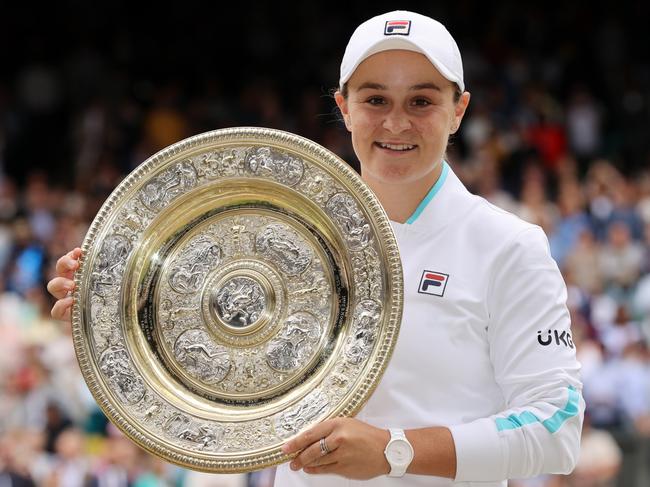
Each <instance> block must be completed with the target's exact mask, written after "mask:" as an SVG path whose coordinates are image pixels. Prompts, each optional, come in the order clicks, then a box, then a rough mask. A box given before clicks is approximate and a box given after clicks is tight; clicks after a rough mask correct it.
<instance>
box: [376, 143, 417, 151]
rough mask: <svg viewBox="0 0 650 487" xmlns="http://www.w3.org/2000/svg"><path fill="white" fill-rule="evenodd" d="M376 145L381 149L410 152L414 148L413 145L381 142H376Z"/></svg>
mask: <svg viewBox="0 0 650 487" xmlns="http://www.w3.org/2000/svg"><path fill="white" fill-rule="evenodd" d="M378 144H379V146H380V147H382V148H383V149H390V150H411V149H413V148H414V147H415V146H414V145H409V144H384V143H383V142H378Z"/></svg>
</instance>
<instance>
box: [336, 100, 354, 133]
mask: <svg viewBox="0 0 650 487" xmlns="http://www.w3.org/2000/svg"><path fill="white" fill-rule="evenodd" d="M334 100H335V101H336V106H338V107H339V110H340V111H341V116H342V117H343V122H345V127H346V128H347V129H348V131H351V122H350V111H349V110H348V100H346V99H345V97H344V96H343V94H342V93H341V92H340V91H337V92H336V93H334Z"/></svg>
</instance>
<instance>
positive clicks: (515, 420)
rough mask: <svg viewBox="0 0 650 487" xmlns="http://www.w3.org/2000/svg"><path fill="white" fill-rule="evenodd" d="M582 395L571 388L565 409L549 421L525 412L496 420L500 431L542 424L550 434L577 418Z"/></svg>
mask: <svg viewBox="0 0 650 487" xmlns="http://www.w3.org/2000/svg"><path fill="white" fill-rule="evenodd" d="M579 404H580V394H579V393H578V391H576V390H575V388H574V387H572V386H569V398H568V400H567V403H566V406H564V409H559V410H558V411H556V412H555V414H554V415H553V416H551V417H550V418H548V419H547V420H544V421H541V420H540V419H539V418H538V417H537V416H535V415H534V414H533V413H531V412H530V411H523V412H522V413H520V414H511V415H510V416H508V417H507V418H497V419H496V420H495V422H496V424H497V430H498V431H504V430H514V429H517V428H522V427H523V426H526V425H528V424H533V423H542V425H543V426H544V428H546V429H547V430H548V431H549V432H550V433H555V432H556V431H558V430H559V429H560V428H561V427H562V425H563V424H564V423H565V421H566V420H568V419H570V418H572V417H574V416H576V415H577V414H578V411H579V407H578V406H579Z"/></svg>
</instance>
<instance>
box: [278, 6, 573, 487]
mask: <svg viewBox="0 0 650 487" xmlns="http://www.w3.org/2000/svg"><path fill="white" fill-rule="evenodd" d="M335 99H336V103H337V105H338V107H339V109H340V111H341V114H342V116H343V120H344V122H345V126H346V127H347V129H348V131H349V132H350V134H351V137H352V145H353V147H354V151H355V153H356V155H357V156H358V159H359V162H360V165H361V176H362V178H363V180H364V181H365V182H366V183H367V184H368V185H369V186H370V187H371V188H372V190H373V191H374V192H375V193H376V194H377V196H378V197H379V199H380V201H381V203H382V205H383V206H384V208H385V210H386V212H387V213H388V216H389V217H390V219H391V221H392V225H393V230H394V231H395V235H396V237H397V241H398V245H399V249H400V254H401V258H402V266H403V269H404V283H405V292H404V313H403V318H402V325H401V328H400V334H399V338H398V340H397V344H396V347H395V351H394V353H393V356H392V359H391V362H390V364H389V366H388V368H387V369H386V372H385V373H384V375H383V377H382V379H381V382H380V384H379V386H378V387H377V389H376V390H375V392H374V393H373V395H372V397H371V398H370V399H369V401H368V402H367V403H366V405H365V406H364V408H363V409H362V410H361V411H360V412H359V413H358V415H357V417H356V418H355V419H351V418H337V419H333V420H327V421H323V422H322V423H320V424H318V425H317V426H315V427H313V428H312V429H311V430H309V431H307V432H305V433H303V434H301V435H298V436H297V437H296V438H294V439H292V440H291V441H289V442H288V443H287V444H286V445H285V447H284V449H283V450H284V452H285V453H287V454H290V455H295V458H294V459H293V460H292V462H291V463H290V465H286V464H285V465H282V466H280V468H279V469H278V473H277V477H276V485H278V486H283V487H285V486H289V487H307V486H311V487H315V486H331V485H357V484H356V483H355V482H353V481H352V480H343V479H341V477H346V478H347V479H362V480H365V481H366V483H364V485H366V484H367V485H374V486H386V487H388V486H398V485H403V486H416V485H422V486H424V485H426V486H449V485H455V484H458V485H470V484H471V485H474V484H473V482H481V485H482V486H484V487H495V486H505V485H506V479H508V478H524V477H530V476H534V475H537V474H540V473H567V472H569V471H571V470H572V469H573V466H574V465H575V462H576V458H577V453H578V448H579V439H580V431H581V425H582V414H583V411H584V401H583V399H582V396H581V389H582V385H581V383H580V380H579V378H578V371H579V365H578V363H577V361H576V358H575V350H574V348H573V347H554V348H553V349H550V348H549V347H546V346H543V345H540V342H538V340H537V336H538V333H540V331H539V330H544V332H546V331H548V332H549V333H559V334H560V335H561V334H563V333H564V334H568V333H569V330H570V320H569V314H568V311H567V309H566V306H565V301H566V288H565V286H564V282H563V280H562V276H561V275H560V272H559V270H558V268H557V265H556V264H555V262H554V261H553V260H552V258H551V256H550V254H549V251H548V242H547V240H546V237H545V235H544V234H543V232H542V230H541V229H540V228H539V227H536V226H533V225H530V224H527V223H525V222H523V221H522V220H520V219H518V218H517V217H515V216H514V215H511V214H508V213H506V212H503V211H501V210H498V209H496V208H495V207H493V206H491V205H490V204H489V203H487V202H486V201H485V200H483V199H482V198H479V197H476V196H473V195H471V194H470V193H469V192H468V191H467V189H466V188H465V187H464V186H463V184H462V183H461V181H460V180H459V179H458V177H456V175H455V174H454V172H453V170H452V169H451V167H450V165H449V164H448V163H447V162H446V161H445V160H444V159H445V151H446V148H447V143H448V141H449V136H450V135H451V134H453V133H455V132H456V131H457V130H458V128H459V126H460V123H461V121H462V120H463V116H464V115H465V111H466V109H467V106H468V104H469V101H470V94H469V92H467V91H465V84H464V81H463V67H462V61H461V56H460V52H459V50H458V47H457V46H456V42H455V41H454V39H453V38H452V36H451V35H450V34H449V32H448V31H447V29H446V28H445V27H444V26H443V25H442V24H440V23H439V22H437V21H435V20H433V19H431V18H429V17H425V16H423V15H419V14H416V13H413V12H406V11H395V12H389V13H387V14H384V15H380V16H377V17H374V18H372V19H370V20H368V21H366V22H364V23H363V24H361V25H360V26H359V27H358V28H357V29H356V31H355V32H354V34H353V35H352V37H351V38H350V41H349V43H348V46H347V49H346V51H345V55H344V56H343V61H342V63H341V76H340V84H339V91H337V92H336V94H335ZM331 474H333V475H337V476H339V477H338V478H337V477H333V476H332V475H331Z"/></svg>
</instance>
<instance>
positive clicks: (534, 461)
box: [450, 226, 584, 481]
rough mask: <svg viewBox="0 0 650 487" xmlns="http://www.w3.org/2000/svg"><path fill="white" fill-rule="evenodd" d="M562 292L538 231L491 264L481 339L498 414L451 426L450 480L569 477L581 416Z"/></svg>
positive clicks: (527, 232) (524, 233) (519, 237)
mask: <svg viewBox="0 0 650 487" xmlns="http://www.w3.org/2000/svg"><path fill="white" fill-rule="evenodd" d="M566 298H567V292H566V286H565V284H564V280H563V279H562V275H561V274H560V271H559V269H558V267H557V265H556V263H555V261H554V260H553V259H552V258H551V255H550V251H549V247H548V240H547V239H546V236H545V235H544V233H543V232H542V230H541V229H540V228H539V227H535V226H529V227H526V229H524V230H520V231H519V232H518V233H517V234H516V235H515V236H514V238H513V239H512V241H511V242H510V244H508V245H507V246H505V248H504V249H503V251H502V252H501V253H500V256H499V257H498V258H497V259H496V261H495V265H494V268H493V270H492V278H491V281H490V284H489V288H488V292H487V308H488V313H489V323H488V330H487V336H488V340H489V347H490V359H491V361H492V365H493V367H494V375H495V379H496V382H497V383H498V384H499V386H500V388H501V390H502V392H503V398H504V405H505V406H504V408H505V409H504V410H503V411H500V412H498V413H497V414H495V415H493V416H490V417H486V418H480V419H477V420H475V421H472V422H469V423H465V424H459V425H455V426H452V427H451V428H450V429H451V432H452V435H453V438H454V442H455V445H456V459H457V472H456V480H457V481H496V480H504V479H509V478H526V477H531V476H534V475H538V474H541V473H569V472H571V471H572V470H573V468H574V466H575V464H576V461H577V458H578V452H579V448H580V434H581V430H582V419H583V413H584V400H583V399H582V384H581V382H580V379H579V371H580V365H579V364H578V362H577V360H576V356H575V346H574V344H573V342H572V340H571V329H570V327H571V323H570V318H569V312H568V310H567V307H566Z"/></svg>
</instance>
